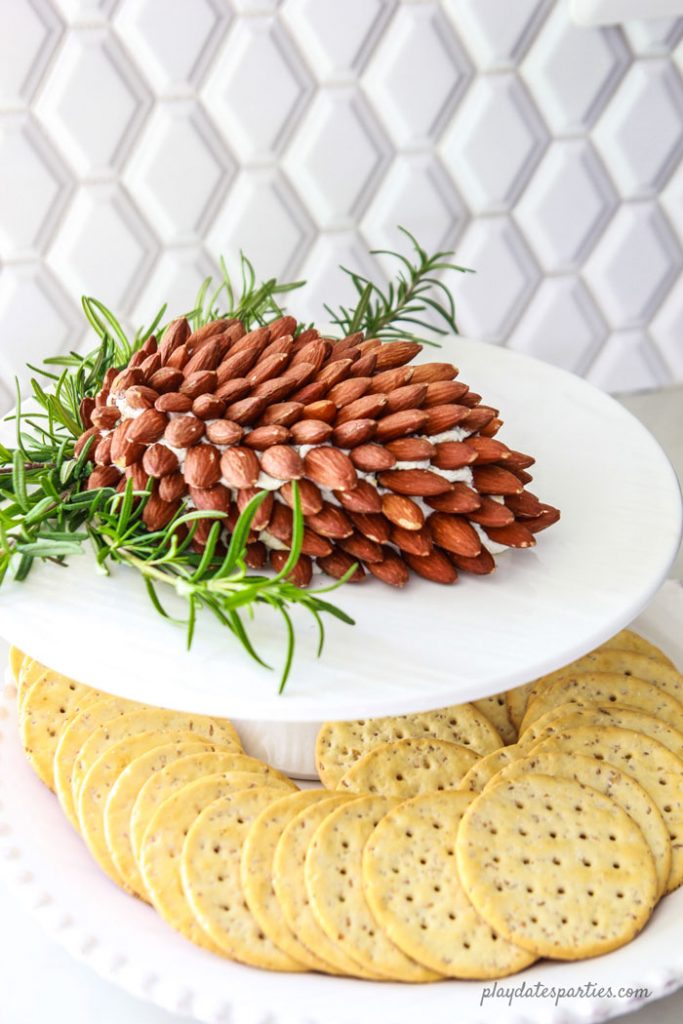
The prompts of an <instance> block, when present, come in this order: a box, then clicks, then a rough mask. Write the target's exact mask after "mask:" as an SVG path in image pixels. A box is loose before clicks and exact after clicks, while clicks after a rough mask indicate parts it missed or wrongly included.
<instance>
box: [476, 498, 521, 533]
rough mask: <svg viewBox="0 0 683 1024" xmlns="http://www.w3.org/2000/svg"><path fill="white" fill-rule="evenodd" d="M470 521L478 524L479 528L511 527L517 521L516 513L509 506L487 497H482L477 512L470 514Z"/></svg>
mask: <svg viewBox="0 0 683 1024" xmlns="http://www.w3.org/2000/svg"><path fill="white" fill-rule="evenodd" d="M469 519H470V521H471V522H473V523H478V524H479V526H509V525H510V523H514V521H515V517H514V513H512V512H511V511H510V509H509V508H508V507H507V505H503V504H501V502H499V501H494V500H493V498H488V497H486V495H482V499H481V505H480V506H479V508H478V509H477V510H476V512H470V514H469Z"/></svg>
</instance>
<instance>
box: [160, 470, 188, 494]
mask: <svg viewBox="0 0 683 1024" xmlns="http://www.w3.org/2000/svg"><path fill="white" fill-rule="evenodd" d="M186 493H187V484H186V482H185V477H184V476H183V474H182V473H180V472H178V473H170V474H169V475H168V476H162V478H161V480H160V481H159V497H160V498H161V499H162V501H177V500H178V499H179V498H182V497H183V495H184V494H186Z"/></svg>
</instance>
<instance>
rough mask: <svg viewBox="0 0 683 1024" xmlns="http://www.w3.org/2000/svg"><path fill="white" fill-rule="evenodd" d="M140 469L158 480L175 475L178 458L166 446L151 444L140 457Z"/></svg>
mask: <svg viewBox="0 0 683 1024" xmlns="http://www.w3.org/2000/svg"><path fill="white" fill-rule="evenodd" d="M142 467H143V469H144V470H145V473H147V475H148V476H151V477H154V478H155V479H158V478H159V477H162V476H168V475H169V474H170V473H175V471H176V470H177V468H178V458H177V456H176V455H175V453H174V452H172V451H171V450H170V448H167V447H166V445H164V444H152V445H150V446H149V448H147V449H146V451H145V454H144V455H143V456H142Z"/></svg>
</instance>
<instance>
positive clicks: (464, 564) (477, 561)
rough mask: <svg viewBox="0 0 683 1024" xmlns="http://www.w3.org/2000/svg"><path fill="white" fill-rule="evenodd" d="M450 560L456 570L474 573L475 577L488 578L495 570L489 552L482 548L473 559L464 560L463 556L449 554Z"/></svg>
mask: <svg viewBox="0 0 683 1024" xmlns="http://www.w3.org/2000/svg"><path fill="white" fill-rule="evenodd" d="M450 557H451V559H452V560H453V562H454V563H455V565H456V566H457V568H458V569H462V571H463V572H471V573H474V574H475V576H488V574H489V573H491V572H493V570H494V569H495V568H496V563H495V561H494V560H493V555H492V554H491V552H490V551H489V550H488V549H487V548H485V547H483V546H482V549H481V551H480V552H479V554H478V555H476V556H475V557H474V558H465V557H464V556H463V555H456V554H455V553H453V552H451V556H450Z"/></svg>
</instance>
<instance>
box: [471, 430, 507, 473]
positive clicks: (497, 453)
mask: <svg viewBox="0 0 683 1024" xmlns="http://www.w3.org/2000/svg"><path fill="white" fill-rule="evenodd" d="M465 444H467V445H468V446H469V447H470V448H471V449H472V451H473V452H474V453H475V455H476V462H477V465H478V466H482V465H486V463H489V462H504V461H505V460H506V459H507V457H508V455H509V454H510V449H509V448H508V447H507V445H504V444H502V443H501V442H500V441H494V439H493V438H492V437H481V436H477V437H470V438H468V439H467V441H466V442H465Z"/></svg>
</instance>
